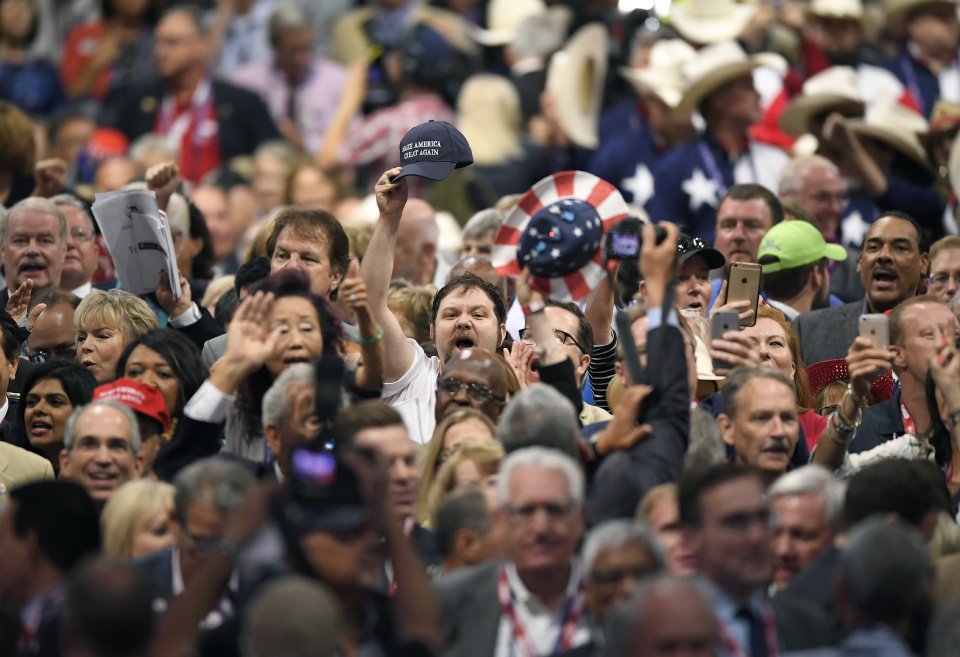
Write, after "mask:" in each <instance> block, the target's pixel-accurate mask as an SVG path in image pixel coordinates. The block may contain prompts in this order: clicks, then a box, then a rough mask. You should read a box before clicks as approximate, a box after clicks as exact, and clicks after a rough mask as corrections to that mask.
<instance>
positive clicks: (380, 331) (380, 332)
mask: <svg viewBox="0 0 960 657" xmlns="http://www.w3.org/2000/svg"><path fill="white" fill-rule="evenodd" d="M381 340H383V327H382V326H378V327H377V334H376V335H375V336H373V337H372V338H365V337H363V336H362V335H359V334H357V337H355V338H354V339H353V341H354V342H356V343H357V344H377V343H378V342H380V341H381Z"/></svg>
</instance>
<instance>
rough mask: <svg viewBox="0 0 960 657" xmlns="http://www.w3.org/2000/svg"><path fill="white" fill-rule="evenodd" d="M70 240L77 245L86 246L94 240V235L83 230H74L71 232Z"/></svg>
mask: <svg viewBox="0 0 960 657" xmlns="http://www.w3.org/2000/svg"><path fill="white" fill-rule="evenodd" d="M70 239H72V240H73V241H74V242H76V243H77V244H86V243H87V242H89V241H90V240H92V239H93V233H88V232H87V231H85V230H84V229H82V228H74V229H73V230H71V231H70Z"/></svg>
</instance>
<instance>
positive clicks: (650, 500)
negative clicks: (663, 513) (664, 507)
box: [634, 482, 680, 524]
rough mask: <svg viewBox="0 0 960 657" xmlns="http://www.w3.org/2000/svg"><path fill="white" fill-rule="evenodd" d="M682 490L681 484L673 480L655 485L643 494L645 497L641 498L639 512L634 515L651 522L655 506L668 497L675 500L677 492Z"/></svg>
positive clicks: (638, 518)
mask: <svg viewBox="0 0 960 657" xmlns="http://www.w3.org/2000/svg"><path fill="white" fill-rule="evenodd" d="M679 490H680V488H679V486H677V484H675V483H673V482H669V483H666V484H660V485H659V486H654V487H653V488H651V489H650V490H649V491H647V494H646V495H644V496H643V499H642V500H640V503H639V504H638V505H637V512H636V514H634V517H635V518H636V519H637V520H642V521H644V522H645V523H647V524H649V523H650V516H651V514H652V513H653V509H654V507H655V506H657V505H658V504H660V502H661V501H662V500H665V499H667V498H672V499H673V500H676V499H677V492H678V491H679Z"/></svg>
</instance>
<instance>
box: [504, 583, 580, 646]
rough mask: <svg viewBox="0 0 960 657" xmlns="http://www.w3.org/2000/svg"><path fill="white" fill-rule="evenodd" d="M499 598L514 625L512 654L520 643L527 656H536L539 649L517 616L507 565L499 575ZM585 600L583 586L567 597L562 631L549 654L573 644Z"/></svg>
mask: <svg viewBox="0 0 960 657" xmlns="http://www.w3.org/2000/svg"><path fill="white" fill-rule="evenodd" d="M497 599H498V601H499V602H500V613H502V614H503V615H504V616H505V617H506V618H507V619H508V620H509V621H510V625H511V626H512V627H513V636H511V637H510V654H511V655H513V648H514V646H515V645H516V644H517V643H519V644H520V645H522V646H523V648H524V651H525V652H526V654H527V657H536V655H537V650H536V649H535V648H534V647H533V646H532V645H531V644H530V638H529V637H528V636H527V632H526V630H525V629H524V627H523V623H522V622H520V618H519V617H518V616H517V611H516V609H515V606H514V595H513V591H512V590H511V589H510V582H508V581H507V569H506V566H500V574H499V575H498V577H497ZM583 602H584V601H583V589H582V588H580V589H578V590H577V592H576V593H575V594H574V595H573V596H572V597H570V598H568V599H567V601H566V603H565V604H564V607H563V615H562V616H561V621H560V633H559V634H558V635H557V642H556V643H555V644H554V646H553V650H551V651H550V653H549V654H551V655H553V654H556V653H558V652H560V651H561V650H566V649H568V648H570V647H571V646H572V644H573V635H574V634H575V633H576V631H577V626H578V625H579V624H580V616H581V615H582V614H583Z"/></svg>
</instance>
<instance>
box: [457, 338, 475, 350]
mask: <svg viewBox="0 0 960 657" xmlns="http://www.w3.org/2000/svg"><path fill="white" fill-rule="evenodd" d="M453 346H454V347H456V348H457V349H461V350H463V349H473V348H474V347H475V346H476V343H474V341H473V340H471V339H470V338H457V339H456V340H454V341H453Z"/></svg>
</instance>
